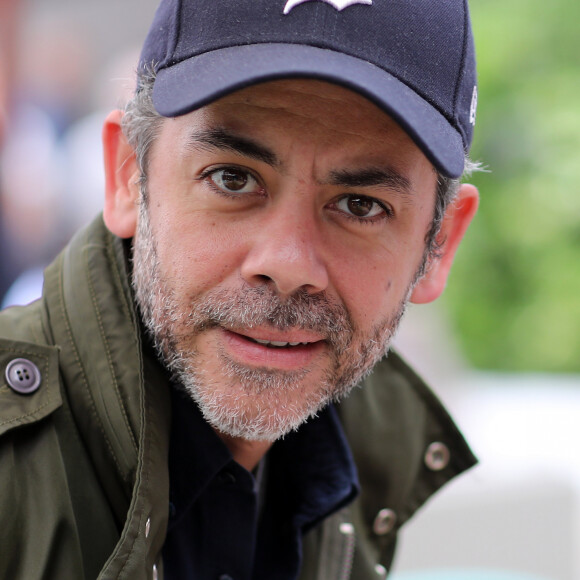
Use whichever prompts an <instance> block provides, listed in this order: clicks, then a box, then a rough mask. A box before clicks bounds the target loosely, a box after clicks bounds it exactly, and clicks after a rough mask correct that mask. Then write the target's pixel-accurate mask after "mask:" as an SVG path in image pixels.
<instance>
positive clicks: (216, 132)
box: [188, 128, 280, 167]
mask: <svg viewBox="0 0 580 580" xmlns="http://www.w3.org/2000/svg"><path fill="white" fill-rule="evenodd" d="M188 144H189V145H190V146H191V147H196V148H199V147H201V148H203V149H209V150H215V149H217V150H222V151H223V150H227V151H232V152H233V153H237V154H239V155H243V156H244V157H250V158H251V159H255V160H257V161H263V162H264V163H267V164H268V165H271V166H273V167H274V166H277V165H280V162H279V160H278V157H277V156H276V154H275V153H274V152H273V151H271V150H270V149H268V148H267V147H266V146H264V145H262V144H260V143H256V142H255V141H253V140H252V139H249V138H247V137H242V136H241V135H236V134H235V133H233V132H231V131H229V130H226V129H222V128H213V129H206V130H203V131H199V132H197V133H193V134H192V135H191V136H190V137H189V140H188Z"/></svg>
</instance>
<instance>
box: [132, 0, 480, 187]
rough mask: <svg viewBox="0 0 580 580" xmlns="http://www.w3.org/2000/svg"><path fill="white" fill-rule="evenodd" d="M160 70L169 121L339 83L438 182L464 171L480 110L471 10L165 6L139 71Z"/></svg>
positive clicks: (211, 2) (310, 4)
mask: <svg viewBox="0 0 580 580" xmlns="http://www.w3.org/2000/svg"><path fill="white" fill-rule="evenodd" d="M151 68H152V69H153V70H155V71H156V73H157V76H156V80H155V84H154V87H153V104H154V106H155V108H156V110H157V111H158V113H159V114H161V115H163V116H166V117H176V116H179V115H183V114H186V113H188V112H190V111H192V110H194V109H197V108H199V107H202V106H204V105H206V104H208V103H210V102H212V101H214V100H216V99H218V98H220V97H223V96H225V95H227V94H229V93H231V92H234V91H237V90H239V89H242V88H244V87H248V86H251V85H255V84H258V83H262V82H265V81H271V80H277V79H289V78H311V79H318V80H323V81H328V82H331V83H335V84H338V85H341V86H343V87H346V88H348V89H351V90H353V91H356V92H358V93H359V94H361V95H363V96H364V97H366V98H367V99H369V100H370V101H372V102H373V103H375V104H376V105H378V106H379V107H380V108H381V109H382V110H384V111H385V112H386V113H387V114H388V115H390V116H391V117H393V118H394V119H395V120H396V121H397V122H398V123H399V125H400V126H401V127H402V128H403V129H404V130H405V131H406V132H407V134H408V135H409V136H410V137H411V138H412V139H413V141H414V142H415V143H416V144H417V146H418V147H419V148H420V149H421V150H422V151H423V153H424V154H425V156H426V157H427V158H428V159H429V160H430V161H431V162H432V163H433V165H434V166H435V167H436V168H437V169H438V170H439V171H440V172H441V173H443V174H444V175H446V176H448V177H454V178H456V177H459V176H460V175H461V174H462V173H463V168H464V160H465V154H466V152H467V151H468V150H469V147H470V145H471V139H472V134H473V126H474V125H475V111H476V105H477V84H476V68H475V51H474V45H473V36H472V32H471V25H470V19H469V9H468V5H467V0H162V2H161V5H160V6H159V8H158V9H157V12H156V15H155V18H154V21H153V24H152V26H151V29H150V31H149V34H148V36H147V38H146V40H145V44H144V46H143V51H142V53H141V58H140V63H139V69H140V70H141V71H144V70H146V69H151Z"/></svg>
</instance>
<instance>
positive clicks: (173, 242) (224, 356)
mask: <svg viewBox="0 0 580 580" xmlns="http://www.w3.org/2000/svg"><path fill="white" fill-rule="evenodd" d="M147 173H148V174H147V182H146V186H145V189H146V198H147V201H146V202H142V204H141V208H140V214H139V225H138V231H137V234H136V237H135V247H134V251H135V255H134V278H135V280H134V281H135V287H136V290H137V297H138V301H139V303H140V306H141V309H142V311H143V313H144V319H145V322H146V324H147V325H148V327H149V329H150V330H151V331H152V333H153V334H154V336H155V339H156V342H157V345H158V348H159V349H160V351H161V352H162V354H163V356H164V358H165V360H166V362H167V363H168V364H169V366H170V367H171V368H172V370H174V371H175V372H176V373H177V374H178V376H179V378H180V380H181V382H182V383H183V384H184V385H185V386H186V388H187V390H188V391H189V392H190V393H191V395H192V396H193V397H194V399H195V400H196V401H197V402H198V404H199V405H200V407H201V409H202V412H203V413H204V415H205V417H206V419H207V420H208V421H209V422H210V423H211V424H212V425H213V426H214V428H216V429H217V430H218V431H220V432H222V433H225V434H226V435H230V436H234V437H242V438H246V439H266V440H274V439H276V438H278V437H280V436H282V435H283V434H285V433H287V432H288V431H289V430H291V429H293V428H296V427H297V426H298V425H299V424H300V423H302V422H303V421H304V420H305V419H307V418H308V417H309V416H311V415H312V414H314V413H316V412H317V411H318V410H320V408H321V407H323V406H324V405H325V404H326V403H327V402H328V401H329V400H332V399H334V398H339V397H341V396H343V395H344V394H345V393H347V392H348V391H349V389H350V388H351V387H352V385H353V384H355V383H356V382H357V381H358V380H359V379H360V378H361V376H363V375H364V373H365V372H366V371H368V370H369V369H370V368H371V367H372V365H373V364H374V363H375V362H376V361H377V360H378V359H379V358H380V357H381V356H382V355H383V354H384V352H385V350H386V348H387V347H388V343H389V341H390V339H391V337H392V334H393V332H394V330H395V328H396V326H397V324H398V321H399V319H400V317H401V315H402V312H403V309H404V305H405V303H406V301H407V300H408V299H409V296H410V293H411V291H412V288H413V285H414V283H415V282H416V273H417V272H418V270H419V268H420V266H421V264H422V262H423V260H424V255H425V234H426V232H427V230H428V228H429V225H430V222H431V219H432V217H433V207H434V202H435V189H436V174H435V172H434V170H433V168H432V166H431V165H430V163H429V162H428V161H427V159H426V158H425V157H424V156H423V154H422V153H421V152H420V151H419V149H418V148H417V147H416V146H415V145H414V144H413V142H412V141H411V140H410V139H409V137H407V135H406V134H405V133H404V132H403V131H402V130H401V129H400V128H399V127H398V126H397V125H396V124H395V123H394V122H393V121H392V120H391V119H390V118H389V117H388V116H386V115H385V114H384V113H383V112H381V111H380V110H379V109H377V108H376V107H375V106H374V105H372V104H371V103H370V102H368V101H367V100H365V99H364V98H362V97H360V96H359V95H357V94H355V93H352V92H350V91H347V90H345V89H342V88H339V87H336V86H334V85H330V84H326V83H321V82H315V81H297V80H296V81H280V82H275V83H267V84H264V85H260V86H256V87H253V88H249V89H245V90H243V91H240V92H237V93H234V94H232V95H230V96H228V97H225V98H223V99H221V100H219V101H217V102H215V103H213V104H211V105H209V106H206V107H204V108H202V109H200V110H198V111H195V112H193V113H190V114H188V115H185V116H182V117H178V118H176V119H168V120H165V121H164V122H163V125H162V129H161V132H160V134H159V137H158V139H157V140H156V141H155V143H154V145H153V147H152V150H151V153H150V158H149V166H148V172H147Z"/></svg>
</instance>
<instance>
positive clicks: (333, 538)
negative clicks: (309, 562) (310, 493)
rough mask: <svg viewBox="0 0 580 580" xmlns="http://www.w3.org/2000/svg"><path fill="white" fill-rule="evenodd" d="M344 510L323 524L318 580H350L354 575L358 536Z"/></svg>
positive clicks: (346, 509)
mask: <svg viewBox="0 0 580 580" xmlns="http://www.w3.org/2000/svg"><path fill="white" fill-rule="evenodd" d="M349 515H350V511H349V510H348V508H343V509H342V510H341V511H339V512H338V513H336V514H334V515H333V516H330V517H329V518H328V519H326V520H325V521H324V523H323V524H322V538H321V542H320V552H319V560H318V574H317V576H316V580H349V579H350V577H351V574H352V566H353V561H354V553H355V548H356V536H355V530H354V525H353V524H352V523H350V522H349V519H350V518H349Z"/></svg>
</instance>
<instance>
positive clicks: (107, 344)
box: [0, 219, 475, 580]
mask: <svg viewBox="0 0 580 580" xmlns="http://www.w3.org/2000/svg"><path fill="white" fill-rule="evenodd" d="M125 253H126V252H125V247H124V244H123V243H122V242H121V240H119V239H118V238H115V237H114V236H112V235H111V234H110V233H108V231H107V230H106V229H105V227H104V225H103V223H102V220H101V219H98V220H96V221H95V222H94V223H93V224H92V225H91V226H90V227H89V228H87V229H86V230H84V231H82V232H80V233H79V234H78V235H77V236H76V237H75V239H74V240H73V241H72V242H71V244H70V245H69V246H68V247H67V248H66V249H65V250H64V251H63V252H62V254H61V255H60V256H59V257H58V258H57V260H56V261H55V263H54V264H52V265H51V266H50V267H49V268H48V269H47V271H46V275H45V285H44V293H43V297H42V299H41V300H39V301H37V302H35V303H33V304H32V305H30V306H26V307H15V308H10V309H7V310H5V311H3V312H2V313H1V314H0V518H1V524H0V579H1V580H8V579H9V580H36V579H40V578H43V579H58V580H69V579H70V580H83V579H87V580H88V579H94V578H97V577H98V578H101V579H105V578H107V579H120V578H123V579H131V580H141V579H146V578H155V577H159V578H162V577H163V564H162V561H161V549H162V546H163V542H164V538H165V533H166V525H167V519H168V508H169V499H168V498H169V481H168V468H167V454H168V444H169V441H168V438H169V427H170V421H171V416H170V415H171V412H170V402H169V390H168V389H169V387H168V379H167V376H166V374H165V372H164V371H163V369H162V368H161V367H160V366H159V364H158V363H157V362H156V359H155V357H154V356H150V355H147V354H146V349H145V348H144V347H143V345H142V343H141V333H140V331H139V324H138V320H137V316H136V313H135V309H134V306H133V300H132V295H131V289H130V286H129V281H128V276H127V263H126V256H125ZM15 359H24V360H25V361H30V362H32V363H34V364H35V365H36V367H37V368H38V371H39V373H40V376H41V383H40V387H39V388H38V389H37V390H35V391H34V392H32V393H30V394H21V393H19V392H18V391H17V390H15V389H13V388H12V387H11V384H12V383H13V381H11V380H9V378H8V377H7V376H6V368H7V367H8V366H9V365H10V363H11V361H14V360H15ZM339 413H340V416H341V418H342V421H343V424H344V429H345V431H346V434H347V437H348V439H349V442H350V445H351V447H352V451H353V454H354V457H355V461H356V463H357V467H358V470H359V478H360V481H361V486H362V493H361V495H360V497H359V498H358V499H357V500H356V501H355V502H354V503H353V504H352V505H351V506H349V507H348V508H345V509H343V510H342V511H341V512H339V513H337V514H335V515H333V516H331V517H330V518H328V519H327V520H325V522H324V523H323V524H321V525H320V526H319V527H318V528H316V529H314V530H313V531H311V532H309V533H308V535H307V536H306V537H305V539H304V566H303V572H302V575H301V580H338V579H343V578H344V579H346V578H352V579H355V580H366V579H377V578H380V577H381V574H382V575H383V577H384V570H385V569H388V568H389V567H390V565H391V561H392V557H393V552H394V547H395V540H396V534H397V531H398V529H399V527H400V526H401V525H402V524H404V523H405V522H406V521H407V520H408V519H409V518H410V517H411V515H412V514H413V513H414V512H415V511H416V510H417V509H418V508H419V507H420V506H421V505H422V504H423V503H424V502H425V500H427V498H428V497H429V496H430V495H432V494H433V493H434V492H435V491H436V490H437V489H439V488H440V487H441V486H442V485H443V484H444V483H446V482H447V481H448V480H449V479H451V478H452V477H454V476H455V475H457V474H458V473H460V472H462V471H463V470H465V469H467V468H468V467H470V466H471V465H473V464H474V462H475V459H474V457H473V455H472V454H471V452H470V450H469V448H468V447H467V445H466V444H465V442H464V440H463V438H462V437H461V435H460V434H459V432H458V430H457V429H456V427H455V426H454V424H453V423H452V421H451V419H450V418H449V417H448V415H447V413H446V412H445V411H444V410H443V408H442V407H441V405H440V404H439V403H438V401H437V400H436V399H435V397H434V396H433V394H431V393H430V391H429V390H428V389H427V388H426V387H425V386H424V385H423V383H422V382H421V381H420V380H419V379H418V378H417V377H416V376H415V375H414V374H413V372H412V371H411V370H410V369H409V368H408V367H407V366H406V365H405V364H404V363H403V362H402V361H401V360H400V359H399V358H398V357H397V356H396V355H394V354H391V355H390V356H389V359H388V360H387V361H385V362H382V363H380V365H379V366H378V367H377V370H376V371H375V372H374V373H373V375H372V376H371V377H370V378H369V379H367V380H366V381H365V385H364V386H363V387H362V388H361V389H356V390H355V391H354V392H353V394H352V395H351V396H350V397H349V399H348V400H346V401H345V402H344V403H342V404H341V405H339ZM433 442H441V443H443V444H444V445H443V446H439V448H438V455H433V457H431V458H430V457H429V453H430V452H431V451H433V448H431V451H428V449H429V446H430V445H431V444H432V443H433ZM446 450H449V457H447V454H446V453H445V451H446ZM426 453H427V462H426V461H425V457H426ZM429 459H431V461H430V460H429ZM447 459H448V460H447ZM433 460H435V461H433ZM429 465H430V466H431V469H429V467H428V466H429ZM377 565H378V566H377ZM381 566H382V567H381Z"/></svg>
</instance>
